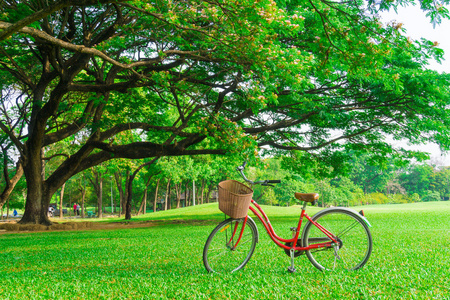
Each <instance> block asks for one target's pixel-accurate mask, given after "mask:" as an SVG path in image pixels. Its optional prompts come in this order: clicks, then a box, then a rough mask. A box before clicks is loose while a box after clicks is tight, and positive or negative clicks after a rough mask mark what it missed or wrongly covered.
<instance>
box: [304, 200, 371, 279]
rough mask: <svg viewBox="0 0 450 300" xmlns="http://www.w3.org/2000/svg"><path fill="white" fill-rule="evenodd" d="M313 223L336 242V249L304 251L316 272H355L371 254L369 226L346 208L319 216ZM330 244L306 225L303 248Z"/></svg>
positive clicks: (319, 233) (322, 235)
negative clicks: (324, 229)
mask: <svg viewBox="0 0 450 300" xmlns="http://www.w3.org/2000/svg"><path fill="white" fill-rule="evenodd" d="M312 219H313V220H314V221H315V222H317V223H319V224H320V225H322V226H323V227H325V228H326V229H327V230H328V231H330V232H331V233H333V234H334V235H335V236H336V237H337V238H338V240H339V249H335V248H334V247H331V248H319V249H311V250H307V251H306V256H307V257H308V259H309V261H310V262H311V263H312V264H313V265H314V266H315V267H316V268H317V269H319V270H336V269H347V270H357V269H359V268H362V267H363V266H364V265H365V264H366V263H367V261H368V260H369V257H370V254H371V253H372V235H371V233H370V230H369V226H368V225H367V224H366V222H365V221H364V220H363V218H362V217H361V216H360V215H359V214H357V213H356V212H353V211H352V210H349V209H346V208H332V209H325V210H322V211H320V212H318V213H317V214H316V215H314V216H313V217H312ZM330 240H331V239H330V238H328V237H327V236H326V235H325V234H324V233H323V232H322V231H320V230H319V229H318V228H317V227H316V226H315V225H314V224H312V223H311V222H308V223H307V224H306V226H305V229H304V230H303V234H302V241H303V246H304V247H306V246H308V245H310V244H315V243H321V242H328V241H330ZM335 251H336V252H337V255H335Z"/></svg>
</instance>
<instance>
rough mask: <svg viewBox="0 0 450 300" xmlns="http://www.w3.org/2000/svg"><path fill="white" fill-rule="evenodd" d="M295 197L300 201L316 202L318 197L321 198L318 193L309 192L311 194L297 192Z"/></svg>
mask: <svg viewBox="0 0 450 300" xmlns="http://www.w3.org/2000/svg"><path fill="white" fill-rule="evenodd" d="M295 198H297V199H298V200H300V201H305V202H311V203H312V202H314V201H316V200H317V199H319V194H317V193H309V194H303V193H295Z"/></svg>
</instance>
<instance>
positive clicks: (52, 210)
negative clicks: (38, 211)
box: [48, 206, 55, 218]
mask: <svg viewBox="0 0 450 300" xmlns="http://www.w3.org/2000/svg"><path fill="white" fill-rule="evenodd" d="M54 211H55V209H54V208H53V206H49V207H48V216H49V217H52V218H53V212H54Z"/></svg>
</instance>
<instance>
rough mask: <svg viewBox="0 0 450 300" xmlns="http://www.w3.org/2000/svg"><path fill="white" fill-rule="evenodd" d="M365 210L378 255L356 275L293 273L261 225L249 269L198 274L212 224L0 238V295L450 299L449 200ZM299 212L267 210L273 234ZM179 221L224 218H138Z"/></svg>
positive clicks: (186, 213) (306, 266)
mask: <svg viewBox="0 0 450 300" xmlns="http://www.w3.org/2000/svg"><path fill="white" fill-rule="evenodd" d="M363 208H364V211H365V213H366V216H367V218H368V219H369V220H370V222H371V223H372V225H373V227H372V228H371V230H372V234H373V238H374V250H373V253H372V256H371V258H370V260H369V262H368V264H367V265H366V266H365V267H364V268H363V269H361V270H359V271H355V272H320V271H318V270H316V269H315V268H314V267H313V266H312V265H311V264H310V263H309V261H308V260H307V258H306V257H304V256H301V257H299V258H297V259H296V265H297V269H298V270H300V269H301V271H300V272H297V273H295V274H290V273H288V272H287V271H286V268H287V266H288V265H289V258H288V256H286V255H285V254H284V252H283V251H282V250H281V249H279V248H278V247H276V246H275V245H274V244H273V243H272V242H271V241H270V239H269V238H268V237H267V235H266V234H265V232H264V229H263V228H262V227H261V226H259V229H260V230H259V231H260V243H259V244H258V245H257V247H256V252H255V254H254V256H253V257H252V260H251V261H250V262H249V264H248V266H247V267H246V268H245V269H244V270H242V271H240V272H237V273H235V274H228V275H221V274H208V273H206V271H205V270H204V267H203V264H202V249H203V245H204V242H205V241H206V238H207V237H208V235H209V233H210V232H211V230H212V229H213V228H214V224H213V223H209V222H208V223H207V225H191V224H190V222H181V223H178V224H171V223H165V222H162V223H164V224H163V225H161V226H153V227H149V228H136V229H120V230H103V231H68V232H41V233H26V234H25V233H20V234H5V235H0V261H1V262H2V263H1V264H0V282H1V283H2V284H1V285H0V298H1V299H72V298H77V297H78V298H80V299H180V298H183V299H185V298H195V299H295V298H299V299H316V298H325V299H338V298H339V299H374V298H380V299H388V298H389V299H392V298H396V299H400V298H401V299H448V298H449V297H450V290H449V286H450V279H449V278H450V271H449V270H450V259H449V257H450V245H449V241H450V230H449V228H450V218H449V217H448V216H449V213H450V202H437V203H420V204H406V205H382V206H367V207H363ZM357 209H359V208H357ZM297 210H298V208H296V207H291V208H280V207H274V208H267V211H268V214H269V215H273V216H274V217H273V219H272V223H273V225H274V226H275V228H276V230H277V231H278V233H279V235H282V236H289V227H291V226H293V225H295V223H296V216H297V214H298V211H297ZM309 210H310V211H316V210H318V209H317V208H313V209H309ZM177 218H178V219H184V220H197V219H200V220H211V219H217V221H219V220H221V219H222V218H223V215H222V214H221V213H220V212H218V210H217V206H216V205H204V206H197V207H195V208H186V209H180V210H173V211H168V212H158V213H155V214H148V215H144V216H142V217H140V218H136V219H138V220H156V219H159V220H173V219H177Z"/></svg>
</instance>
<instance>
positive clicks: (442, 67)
mask: <svg viewBox="0 0 450 300" xmlns="http://www.w3.org/2000/svg"><path fill="white" fill-rule="evenodd" d="M397 12H398V14H396V13H395V12H394V11H390V12H384V13H382V14H381V17H382V22H383V23H388V22H390V21H392V20H395V21H396V22H397V23H403V28H404V29H406V36H409V37H411V38H412V39H415V40H418V39H420V38H422V37H423V38H426V39H428V40H430V41H433V42H434V41H437V42H438V43H439V46H438V47H439V48H441V49H443V50H444V51H445V54H444V59H445V61H443V62H442V64H438V63H437V62H435V61H430V66H429V68H430V69H433V70H436V71H439V72H446V73H450V20H447V19H445V20H443V21H442V22H441V24H439V25H436V27H435V28H433V25H432V24H431V21H430V19H429V18H427V17H426V16H425V12H423V11H422V10H421V9H420V8H419V7H417V6H408V7H401V8H399V9H398V10H397ZM403 146H404V145H403ZM404 147H405V146H404ZM405 148H410V149H414V150H422V151H426V152H429V153H431V161H432V163H436V164H438V165H446V166H450V154H447V155H446V156H442V154H441V152H440V150H439V147H438V146H437V145H434V144H430V145H425V146H423V147H417V146H414V147H405Z"/></svg>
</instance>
